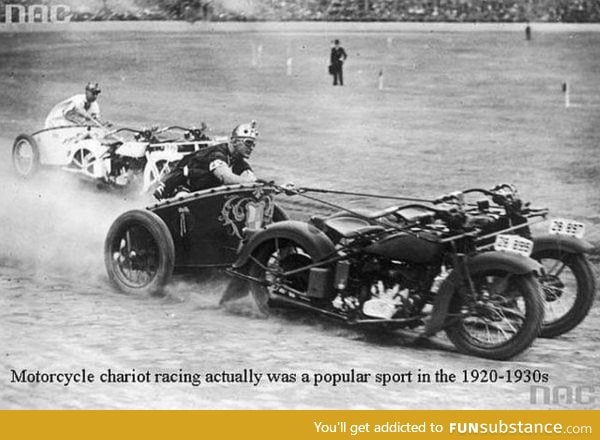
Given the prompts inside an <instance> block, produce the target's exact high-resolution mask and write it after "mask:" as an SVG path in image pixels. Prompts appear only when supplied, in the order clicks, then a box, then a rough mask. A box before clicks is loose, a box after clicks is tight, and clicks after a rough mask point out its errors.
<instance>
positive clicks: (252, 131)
mask: <svg viewBox="0 0 600 440" xmlns="http://www.w3.org/2000/svg"><path fill="white" fill-rule="evenodd" d="M257 136H258V131H257V130H256V121H252V122H250V123H249V124H240V125H238V126H237V127H235V128H234V129H233V131H232V132H231V138H232V139H234V138H252V139H256V137H257Z"/></svg>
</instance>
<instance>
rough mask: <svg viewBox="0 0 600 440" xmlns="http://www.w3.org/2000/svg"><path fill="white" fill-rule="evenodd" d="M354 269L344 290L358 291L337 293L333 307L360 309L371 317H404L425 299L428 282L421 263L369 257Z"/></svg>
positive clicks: (412, 314)
mask: <svg viewBox="0 0 600 440" xmlns="http://www.w3.org/2000/svg"><path fill="white" fill-rule="evenodd" d="M354 269H357V270H352V271H351V273H353V275H354V276H353V277H352V279H351V280H350V283H349V286H348V287H349V288H348V289H346V292H352V293H355V292H358V294H357V295H352V294H350V295H348V294H346V295H344V293H345V292H340V295H338V297H336V299H335V300H334V301H333V306H334V307H335V308H337V309H340V310H344V311H347V312H350V311H354V312H359V311H362V314H363V315H366V316H367V317H371V318H381V319H392V318H408V317H411V316H415V314H417V313H418V312H419V311H420V310H421V309H422V308H423V306H424V305H425V302H426V300H427V299H428V295H429V289H428V287H429V284H430V282H428V281H427V280H428V279H429V277H428V274H427V269H426V268H424V267H422V266H418V265H410V264H407V263H402V262H394V261H389V260H381V259H378V258H373V259H371V260H369V261H363V262H361V264H360V265H359V267H355V268H354Z"/></svg>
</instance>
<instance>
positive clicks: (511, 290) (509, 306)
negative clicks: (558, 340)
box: [445, 270, 544, 360]
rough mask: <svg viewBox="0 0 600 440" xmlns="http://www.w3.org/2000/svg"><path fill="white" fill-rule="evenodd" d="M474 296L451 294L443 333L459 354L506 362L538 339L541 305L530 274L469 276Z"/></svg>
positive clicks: (542, 309) (486, 273) (496, 272)
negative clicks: (447, 323)
mask: <svg viewBox="0 0 600 440" xmlns="http://www.w3.org/2000/svg"><path fill="white" fill-rule="evenodd" d="M471 278H472V281H473V288H474V295H473V296H471V295H469V294H464V295H461V294H460V293H459V292H455V294H454V297H453V299H452V302H451V305H450V315H449V325H448V326H447V327H446V329H445V331H446V334H447V335H448V338H449V339H450V340H451V341H452V343H453V344H454V345H455V346H456V347H457V348H458V349H459V350H460V351H462V352H463V353H467V354H470V355H475V356H478V357H483V358H488V359H496V360H506V359H510V358H512V357H513V356H516V355H517V354H519V353H521V352H523V351H524V350H525V349H527V348H528V347H529V346H530V345H531V344H532V343H533V341H534V340H535V338H536V337H537V336H538V334H539V331H540V327H541V325H542V319H543V312H544V306H543V304H542V298H541V295H540V291H541V287H540V285H539V283H538V282H537V280H536V279H535V278H534V276H533V275H532V274H527V275H516V274H509V273H506V272H498V271H491V270H488V271H482V272H479V273H471Z"/></svg>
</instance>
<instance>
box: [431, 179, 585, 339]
mask: <svg viewBox="0 0 600 440" xmlns="http://www.w3.org/2000/svg"><path fill="white" fill-rule="evenodd" d="M472 195H476V196H477V195H479V196H481V195H483V196H484V197H485V198H484V199H483V200H476V201H474V202H472V203H470V204H469V203H467V199H468V198H470V197H472ZM437 201H438V202H442V203H458V204H465V203H466V205H465V207H466V209H467V210H468V211H469V213H470V215H480V216H481V215H482V216H485V217H486V218H488V219H489V221H487V222H486V223H485V225H483V227H482V228H481V230H482V234H483V235H482V237H481V238H480V243H481V244H482V245H484V244H486V243H487V245H488V246H491V244H492V242H493V240H494V237H495V234H496V233H498V232H502V233H514V234H518V235H520V236H523V237H525V238H529V239H531V240H532V241H533V251H532V253H531V258H533V259H535V260H537V261H539V262H540V263H541V264H542V265H543V266H544V274H543V275H542V276H541V277H540V282H541V284H542V288H543V292H544V300H545V301H544V306H545V314H544V322H543V324H542V330H541V333H540V336H542V337H546V338H552V337H555V336H559V335H562V334H564V333H566V332H568V331H570V330H572V329H573V328H575V327H576V326H577V325H579V324H580V323H581V322H582V321H583V320H584V318H585V317H586V316H587V314H588V313H589V311H590V309H591V307H592V304H593V302H594V298H595V296H596V282H595V278H594V274H593V271H592V268H591V266H590V263H589V262H588V260H587V258H586V254H588V253H590V252H591V251H592V250H593V249H594V248H593V246H592V245H591V244H590V243H588V242H587V241H585V240H583V239H582V237H583V235H584V225H583V224H582V223H579V222H576V221H573V220H567V219H554V220H552V221H551V222H550V226H549V228H548V232H547V233H532V230H531V226H532V225H533V224H534V223H535V219H536V218H541V219H542V220H544V219H546V217H547V214H548V210H547V209H545V208H542V209H537V208H533V207H531V206H530V204H529V203H525V202H523V200H522V199H521V197H520V196H519V194H518V192H517V190H516V188H515V187H514V186H513V185H509V184H500V185H497V186H495V187H494V188H492V189H490V190H486V189H482V188H470V189H467V190H465V191H461V192H455V193H451V194H448V195H446V196H442V197H440V198H439V199H438V200H437Z"/></svg>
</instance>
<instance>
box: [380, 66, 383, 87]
mask: <svg viewBox="0 0 600 440" xmlns="http://www.w3.org/2000/svg"><path fill="white" fill-rule="evenodd" d="M379 90H383V67H382V68H381V69H379Z"/></svg>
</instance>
